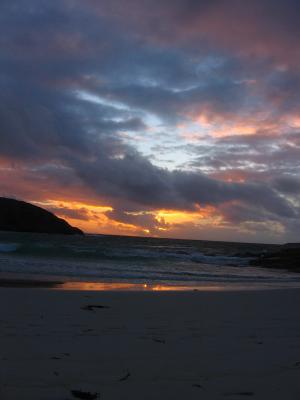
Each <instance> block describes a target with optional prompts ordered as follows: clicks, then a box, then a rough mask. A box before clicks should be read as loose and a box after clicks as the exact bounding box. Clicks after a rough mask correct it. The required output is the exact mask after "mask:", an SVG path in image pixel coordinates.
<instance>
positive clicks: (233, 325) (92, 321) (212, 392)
mask: <svg viewBox="0 0 300 400" xmlns="http://www.w3.org/2000/svg"><path fill="white" fill-rule="evenodd" d="M298 304H300V290H296V289H295V290H269V291H235V292H205V291H203V292H200V291H199V292H163V291H162V292H160V291H158V292H141V291H139V292H126V291H123V292H119V291H117V292H105V291H102V292H96V291H90V292H89V291H80V292H79V291H56V290H52V289H46V288H44V289H41V288H22V287H21V288H20V287H18V288H13V287H1V288H0V324H1V330H0V336H1V337H0V398H1V399H3V400H20V399H25V400H27V399H28V400H29V399H32V400H44V399H45V400H46V399H49V400H67V399H75V398H76V397H74V394H76V392H73V394H72V391H74V390H75V391H76V390H80V391H81V394H82V393H88V392H89V393H90V395H91V394H94V393H95V395H96V393H98V394H99V395H98V397H94V398H99V399H107V400H110V399H116V400H121V399H124V400H125V399H128V400H129V399H134V400H135V399H145V400H146V399H153V400H154V399H164V400H167V399H170V400H171V399H222V398H224V399H242V398H249V397H250V398H253V399H264V400H266V399H297V398H300V379H299V378H300V319H299V309H298V308H299V307H298ZM77 394H78V393H77ZM86 396H88V395H87V394H86ZM86 398H88V397H86ZM90 398H92V397H90Z"/></svg>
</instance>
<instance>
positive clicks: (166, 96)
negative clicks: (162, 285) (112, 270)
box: [0, 0, 300, 243]
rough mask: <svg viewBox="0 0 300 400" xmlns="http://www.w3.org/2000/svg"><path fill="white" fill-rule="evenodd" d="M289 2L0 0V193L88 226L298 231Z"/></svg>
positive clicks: (170, 233)
mask: <svg viewBox="0 0 300 400" xmlns="http://www.w3.org/2000/svg"><path fill="white" fill-rule="evenodd" d="M299 13H300V3H299V1H298V0H251V1H248V2H244V1H240V0H84V1H82V0H51V1H49V0H16V1H13V2H12V1H11V0H1V3H0V50H1V51H0V196H6V197H13V198H18V199H23V200H26V201H30V202H33V203H34V204H37V205H40V206H42V207H45V208H47V209H48V210H50V211H52V212H54V213H56V214H57V215H59V216H60V217H62V218H65V219H67V220H68V221H69V222H70V223H71V224H73V225H75V226H78V227H80V228H82V229H84V230H85V231H86V232H94V233H105V234H121V235H141V236H157V237H174V238H188V239H208V240H232V241H249V242H274V243H275V242H276V243H283V242H295V241H299V235H300V133H299V132H300V46H299V38H300V24H299Z"/></svg>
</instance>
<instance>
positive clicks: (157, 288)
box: [55, 282, 224, 292]
mask: <svg viewBox="0 0 300 400" xmlns="http://www.w3.org/2000/svg"><path fill="white" fill-rule="evenodd" d="M55 289H60V290H75V291H77V290H79V291H108V292H110V291H146V292H171V291H172V292H175V291H177V292H178V291H180V292H182V291H194V290H205V291H207V290H208V291H219V290H223V289H224V288H222V287H219V286H217V285H215V286H203V287H199V286H184V285H181V286H180V285H178V286H177V285H151V284H147V283H120V282H64V283H61V284H59V285H58V286H56V287H55Z"/></svg>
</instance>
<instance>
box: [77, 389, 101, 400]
mask: <svg viewBox="0 0 300 400" xmlns="http://www.w3.org/2000/svg"><path fill="white" fill-rule="evenodd" d="M71 394H72V396H73V397H75V398H76V399H83V400H94V399H97V398H98V396H99V393H97V392H95V393H91V392H83V391H82V390H71Z"/></svg>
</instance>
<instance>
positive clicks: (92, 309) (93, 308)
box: [81, 304, 110, 311]
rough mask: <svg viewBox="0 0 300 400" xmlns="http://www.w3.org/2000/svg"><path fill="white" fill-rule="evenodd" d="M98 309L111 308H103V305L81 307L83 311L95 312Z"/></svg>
mask: <svg viewBox="0 0 300 400" xmlns="http://www.w3.org/2000/svg"><path fill="white" fill-rule="evenodd" d="M97 308H110V307H109V306H103V305H101V304H88V305H87V306H83V307H81V309H82V310H86V311H95V309H97Z"/></svg>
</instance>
